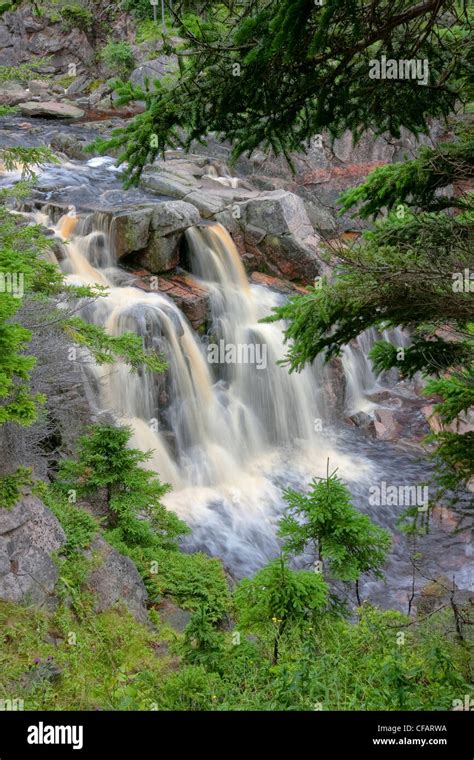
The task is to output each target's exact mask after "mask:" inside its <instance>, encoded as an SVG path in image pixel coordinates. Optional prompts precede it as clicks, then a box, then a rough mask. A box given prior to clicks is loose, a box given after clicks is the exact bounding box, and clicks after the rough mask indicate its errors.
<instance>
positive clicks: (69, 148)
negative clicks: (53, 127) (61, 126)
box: [50, 132, 91, 161]
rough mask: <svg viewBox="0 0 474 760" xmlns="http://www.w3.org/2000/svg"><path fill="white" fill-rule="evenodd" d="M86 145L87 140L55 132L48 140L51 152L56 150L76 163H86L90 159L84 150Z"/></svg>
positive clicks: (89, 155)
mask: <svg viewBox="0 0 474 760" xmlns="http://www.w3.org/2000/svg"><path fill="white" fill-rule="evenodd" d="M87 144H88V141H87V140H81V139H79V138H78V137H76V136H75V135H72V134H70V133H66V132H55V133H54V134H53V135H52V136H51V138H50V146H51V148H53V150H58V151H60V152H61V153H64V155H65V156H67V157H68V158H73V159H74V160H76V161H86V160H87V159H88V158H91V154H90V153H87V152H86V150H85V148H86V146H87Z"/></svg>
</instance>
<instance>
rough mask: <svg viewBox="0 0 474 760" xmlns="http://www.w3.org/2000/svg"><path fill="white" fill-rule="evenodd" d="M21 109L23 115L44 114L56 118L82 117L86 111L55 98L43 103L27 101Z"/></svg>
mask: <svg viewBox="0 0 474 760" xmlns="http://www.w3.org/2000/svg"><path fill="white" fill-rule="evenodd" d="M20 111H21V113H22V114H23V116H43V117H46V118H56V119H80V118H82V116H84V111H82V110H81V109H80V108H77V107H76V106H73V105H70V104H69V103H58V102H56V101H54V100H45V101H43V102H41V103H37V102H35V101H32V100H30V101H27V102H26V103H22V104H21V107H20Z"/></svg>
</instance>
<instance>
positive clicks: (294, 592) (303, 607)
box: [234, 557, 327, 664]
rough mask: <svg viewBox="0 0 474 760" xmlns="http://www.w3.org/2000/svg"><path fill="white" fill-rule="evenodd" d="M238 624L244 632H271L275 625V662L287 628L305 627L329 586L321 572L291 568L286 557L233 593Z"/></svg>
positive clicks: (242, 584)
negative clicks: (286, 561) (286, 562)
mask: <svg viewBox="0 0 474 760" xmlns="http://www.w3.org/2000/svg"><path fill="white" fill-rule="evenodd" d="M234 599H235V607H236V610H237V616H238V620H239V625H240V627H241V628H242V629H243V630H244V631H260V632H268V630H269V629H270V628H271V627H272V626H273V628H274V634H273V662H274V664H276V663H277V662H278V657H279V646H280V639H281V637H282V636H283V634H284V633H285V632H286V630H287V628H288V627H290V626H291V627H293V628H295V627H296V628H304V627H305V626H307V625H308V624H309V623H311V622H313V620H314V616H315V613H317V612H318V611H321V610H322V609H323V608H324V606H325V604H326V601H327V586H326V584H325V582H324V581H323V579H322V577H321V575H320V574H318V573H312V572H306V571H304V570H299V571H295V570H290V569H289V568H288V567H287V566H286V564H285V560H284V558H283V557H280V559H278V560H275V561H274V562H271V563H270V564H269V565H267V566H266V567H264V568H263V570H260V571H259V572H258V573H257V574H256V575H255V576H254V578H252V579H248V578H244V579H243V580H242V581H241V582H240V584H239V586H238V588H237V590H236V592H235V595H234Z"/></svg>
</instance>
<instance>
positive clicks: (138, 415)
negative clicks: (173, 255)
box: [55, 215, 370, 574]
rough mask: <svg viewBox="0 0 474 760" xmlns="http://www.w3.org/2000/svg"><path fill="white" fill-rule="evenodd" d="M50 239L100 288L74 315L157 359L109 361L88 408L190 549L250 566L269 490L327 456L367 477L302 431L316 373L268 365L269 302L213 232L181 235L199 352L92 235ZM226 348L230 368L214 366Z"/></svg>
mask: <svg viewBox="0 0 474 760" xmlns="http://www.w3.org/2000/svg"><path fill="white" fill-rule="evenodd" d="M55 229H56V231H57V233H58V234H59V236H60V237H61V238H62V239H63V240H66V239H67V240H68V242H67V245H66V246H65V250H66V254H65V257H64V259H63V261H62V262H61V266H62V268H63V271H64V272H65V274H66V276H67V278H68V280H69V281H71V282H74V283H78V282H85V283H89V284H91V283H96V284H100V285H105V286H107V287H108V295H107V297H104V298H100V299H98V300H97V301H95V302H94V303H93V304H92V305H89V306H88V307H87V309H86V312H85V314H84V316H85V317H86V318H87V319H89V320H90V321H92V322H93V323H95V324H98V325H102V326H104V327H105V329H106V330H107V331H108V332H109V334H111V335H120V334H122V333H123V332H125V331H134V332H136V333H138V334H139V335H141V336H142V338H143V341H144V344H145V345H146V346H147V347H149V348H153V349H155V350H157V351H158V352H160V353H162V354H164V355H165V357H166V360H167V362H168V365H169V368H168V370H167V372H166V375H165V377H164V378H163V376H161V375H159V376H153V375H152V374H151V373H150V372H149V371H147V370H142V371H140V372H138V373H132V372H130V371H129V369H128V367H127V365H126V364H124V363H121V362H117V363H116V364H114V365H112V366H111V365H105V366H104V367H96V368H95V370H94V371H95V374H96V378H97V380H98V381H99V382H98V387H99V389H100V401H101V404H102V405H103V407H104V408H107V409H110V410H111V411H113V412H114V413H115V415H116V416H117V417H118V419H120V420H121V421H122V422H124V423H125V424H128V425H130V426H131V427H132V429H133V431H134V434H133V441H132V443H133V444H134V445H136V446H138V447H139V448H141V449H144V450H153V457H152V459H151V460H150V464H149V466H150V467H152V468H153V469H154V470H156V471H157V472H158V474H159V476H160V478H161V479H162V480H163V481H166V482H170V483H171V484H172V485H173V492H172V493H171V494H170V495H169V496H168V497H167V504H168V506H169V507H170V508H172V509H174V510H175V511H176V512H177V513H178V514H180V515H181V516H182V517H183V518H184V519H186V520H187V521H188V522H189V523H190V524H191V525H192V526H194V529H195V530H194V538H195V540H197V542H198V543H199V545H200V546H204V547H206V548H207V549H208V550H209V551H210V552H212V553H213V554H219V555H220V556H222V557H223V558H224V561H225V562H226V564H228V565H229V566H230V567H232V569H233V570H234V571H235V572H236V573H237V574H240V573H243V572H249V571H251V570H253V569H256V568H257V567H259V566H260V565H261V564H262V563H263V562H265V561H266V560H267V559H268V557H269V556H271V555H272V554H274V553H275V552H276V551H277V548H278V547H277V543H276V539H275V537H274V534H273V532H272V530H270V529H269V522H270V523H271V522H274V521H275V520H276V518H277V517H278V515H279V514H280V513H281V511H282V509H283V506H284V505H283V501H282V497H281V487H279V486H280V484H285V485H288V484H289V483H290V482H293V483H294V484H296V483H297V482H307V481H308V480H309V479H310V477H312V476H314V475H316V474H322V473H323V472H324V470H325V467H326V461H327V459H328V458H329V459H330V461H331V466H332V467H335V466H338V467H339V469H340V470H341V471H342V472H343V473H344V475H345V477H346V478H347V479H348V480H354V478H359V477H362V476H363V475H364V473H365V474H367V473H368V472H369V471H370V465H369V464H368V463H367V462H363V461H362V460H361V461H357V460H355V459H354V458H352V457H350V456H348V455H343V454H341V453H340V452H338V451H337V450H335V448H334V446H333V445H332V444H331V442H330V441H329V440H328V439H327V438H326V437H325V436H323V435H322V434H321V432H317V429H318V426H317V425H315V421H316V420H317V421H320V422H321V421H324V420H325V419H327V414H326V411H325V404H324V394H323V391H322V388H323V385H324V377H325V374H324V373H325V370H324V368H323V367H322V365H320V364H319V363H316V364H315V366H313V367H311V368H309V367H308V368H306V369H305V370H304V371H303V372H301V373H299V374H293V375H290V374H289V373H288V371H287V369H286V368H284V367H281V366H279V365H278V364H277V361H278V360H279V359H281V357H282V356H283V355H284V345H283V339H282V331H281V326H280V325H277V324H261V323H260V322H259V320H260V319H261V318H262V317H264V316H266V315H268V314H269V313H271V309H272V307H273V306H276V305H277V304H278V303H280V302H281V298H282V297H281V296H279V295H278V294H276V293H273V292H272V291H271V290H269V289H268V288H265V287H262V286H259V285H250V284H249V283H248V280H247V277H246V274H245V270H244V268H243V265H242V262H241V260H240V257H239V254H238V252H237V250H236V248H235V246H234V244H233V242H232V240H231V238H230V236H229V235H228V233H227V232H226V230H225V229H224V228H223V227H222V226H221V225H218V224H214V225H206V226H202V227H195V228H192V229H190V230H188V232H187V239H188V244H189V250H190V261H191V268H192V270H193V272H194V273H195V275H196V276H197V277H199V278H200V279H201V280H202V283H203V285H204V286H205V287H206V289H207V290H208V292H209V297H210V305H211V319H212V328H211V333H212V338H211V341H210V342H209V343H208V344H207V346H206V345H202V344H201V343H200V342H199V341H198V339H197V337H196V335H195V334H194V332H193V331H192V330H191V328H190V326H189V324H188V323H187V320H186V319H185V318H184V316H183V314H182V313H181V312H180V311H179V309H178V308H177V307H176V305H175V304H174V303H173V302H172V301H171V300H170V299H169V298H167V297H166V296H165V295H162V294H160V293H154V292H144V291H143V290H141V289H138V288H134V287H130V286H127V285H125V286H122V287H117V286H116V285H115V284H114V283H115V282H116V281H117V279H119V275H120V274H121V275H122V278H123V273H120V270H118V269H117V268H116V267H114V261H113V255H112V254H111V252H110V250H109V247H108V241H107V236H106V234H105V233H104V232H102V231H97V230H96V231H93V232H88V230H89V229H90V221H89V222H88V221H87V220H85V221H84V220H81V221H78V218H77V217H74V216H70V215H65V216H64V217H62V219H61V220H60V221H59V222H58V224H57V225H56V228H55ZM75 232H77V234H76V235H75V234H74V233H75ZM79 233H87V234H79ZM229 348H230V349H231V351H232V350H233V351H235V352H236V355H235V357H234V358H236V361H230V362H229V361H228V358H229V354H228V349H229ZM213 349H216V350H217V353H218V354H219V352H220V354H221V355H220V356H218V359H217V361H216V362H213V361H212V359H211V356H212V352H213ZM239 351H240V352H241V355H240V357H239ZM242 352H243V353H242ZM239 358H240V360H239ZM163 396H164V397H165V398H166V401H165V403H162V401H161V398H162V397H163ZM319 427H320V426H319ZM289 463H291V464H289ZM303 473H304V474H303Z"/></svg>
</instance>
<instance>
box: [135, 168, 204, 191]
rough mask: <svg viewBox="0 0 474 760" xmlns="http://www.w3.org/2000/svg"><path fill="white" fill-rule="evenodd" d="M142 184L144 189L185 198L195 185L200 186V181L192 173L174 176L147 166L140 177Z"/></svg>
mask: <svg viewBox="0 0 474 760" xmlns="http://www.w3.org/2000/svg"><path fill="white" fill-rule="evenodd" d="M140 185H141V186H142V187H143V189H144V190H148V191H150V192H153V193H156V194H157V195H169V196H171V197H172V198H183V197H184V196H185V195H187V194H188V193H190V192H191V190H192V188H193V187H198V182H197V181H196V180H195V179H194V178H193V177H192V176H191V175H189V176H188V177H184V176H174V175H172V174H169V173H167V174H164V173H160V172H158V171H156V170H150V169H149V168H146V167H145V169H144V171H143V174H142V176H141V178H140Z"/></svg>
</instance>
